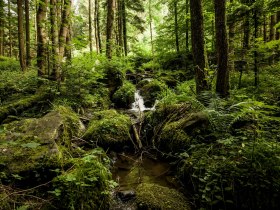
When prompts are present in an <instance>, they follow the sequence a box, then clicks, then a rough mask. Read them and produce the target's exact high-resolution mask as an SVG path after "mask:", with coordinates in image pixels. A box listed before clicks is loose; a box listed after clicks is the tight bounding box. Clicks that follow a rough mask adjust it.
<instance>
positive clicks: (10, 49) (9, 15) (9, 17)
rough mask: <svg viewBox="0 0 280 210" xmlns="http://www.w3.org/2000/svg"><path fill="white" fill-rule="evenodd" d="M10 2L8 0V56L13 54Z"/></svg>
mask: <svg viewBox="0 0 280 210" xmlns="http://www.w3.org/2000/svg"><path fill="white" fill-rule="evenodd" d="M11 18H12V14H11V0H8V26H9V56H10V57H12V54H13V41H12V22H11Z"/></svg>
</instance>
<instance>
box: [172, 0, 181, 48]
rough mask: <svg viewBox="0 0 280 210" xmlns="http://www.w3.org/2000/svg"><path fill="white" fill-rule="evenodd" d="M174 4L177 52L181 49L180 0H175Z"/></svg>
mask: <svg viewBox="0 0 280 210" xmlns="http://www.w3.org/2000/svg"><path fill="white" fill-rule="evenodd" d="M173 4H174V20H175V23H174V26H175V40H176V41H175V42H176V51H177V53H179V51H180V46H179V31H178V30H179V25H178V1H177V0H174V1H173Z"/></svg>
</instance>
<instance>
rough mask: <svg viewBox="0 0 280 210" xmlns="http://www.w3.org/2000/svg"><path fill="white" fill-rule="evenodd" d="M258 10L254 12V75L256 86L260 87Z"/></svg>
mask: <svg viewBox="0 0 280 210" xmlns="http://www.w3.org/2000/svg"><path fill="white" fill-rule="evenodd" d="M257 12H258V11H257V9H255V10H254V38H255V50H254V73H255V86H256V87H257V86H258V85H259V69H258V52H257V50H256V47H257V46H256V45H257V38H258V14H257Z"/></svg>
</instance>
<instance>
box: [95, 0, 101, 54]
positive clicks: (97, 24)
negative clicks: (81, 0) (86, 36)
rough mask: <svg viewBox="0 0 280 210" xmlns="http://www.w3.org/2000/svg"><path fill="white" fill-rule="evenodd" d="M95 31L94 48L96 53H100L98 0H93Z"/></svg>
mask: <svg viewBox="0 0 280 210" xmlns="http://www.w3.org/2000/svg"><path fill="white" fill-rule="evenodd" d="M94 19H95V33H96V49H98V50H97V52H98V53H102V43H101V30H100V12H99V0H95V18H94Z"/></svg>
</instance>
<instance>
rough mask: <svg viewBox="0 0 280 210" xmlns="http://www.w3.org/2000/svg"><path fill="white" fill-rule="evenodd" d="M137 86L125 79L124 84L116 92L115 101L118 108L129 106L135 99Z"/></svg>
mask: <svg viewBox="0 0 280 210" xmlns="http://www.w3.org/2000/svg"><path fill="white" fill-rule="evenodd" d="M135 91H136V88H135V86H134V85H133V84H131V83H130V82H128V81H125V82H124V84H123V85H122V86H121V87H120V88H119V89H118V90H117V91H116V92H115V93H114V95H113V102H114V103H115V106H116V107H118V108H129V106H130V105H131V104H132V103H133V101H134V93H135Z"/></svg>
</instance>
